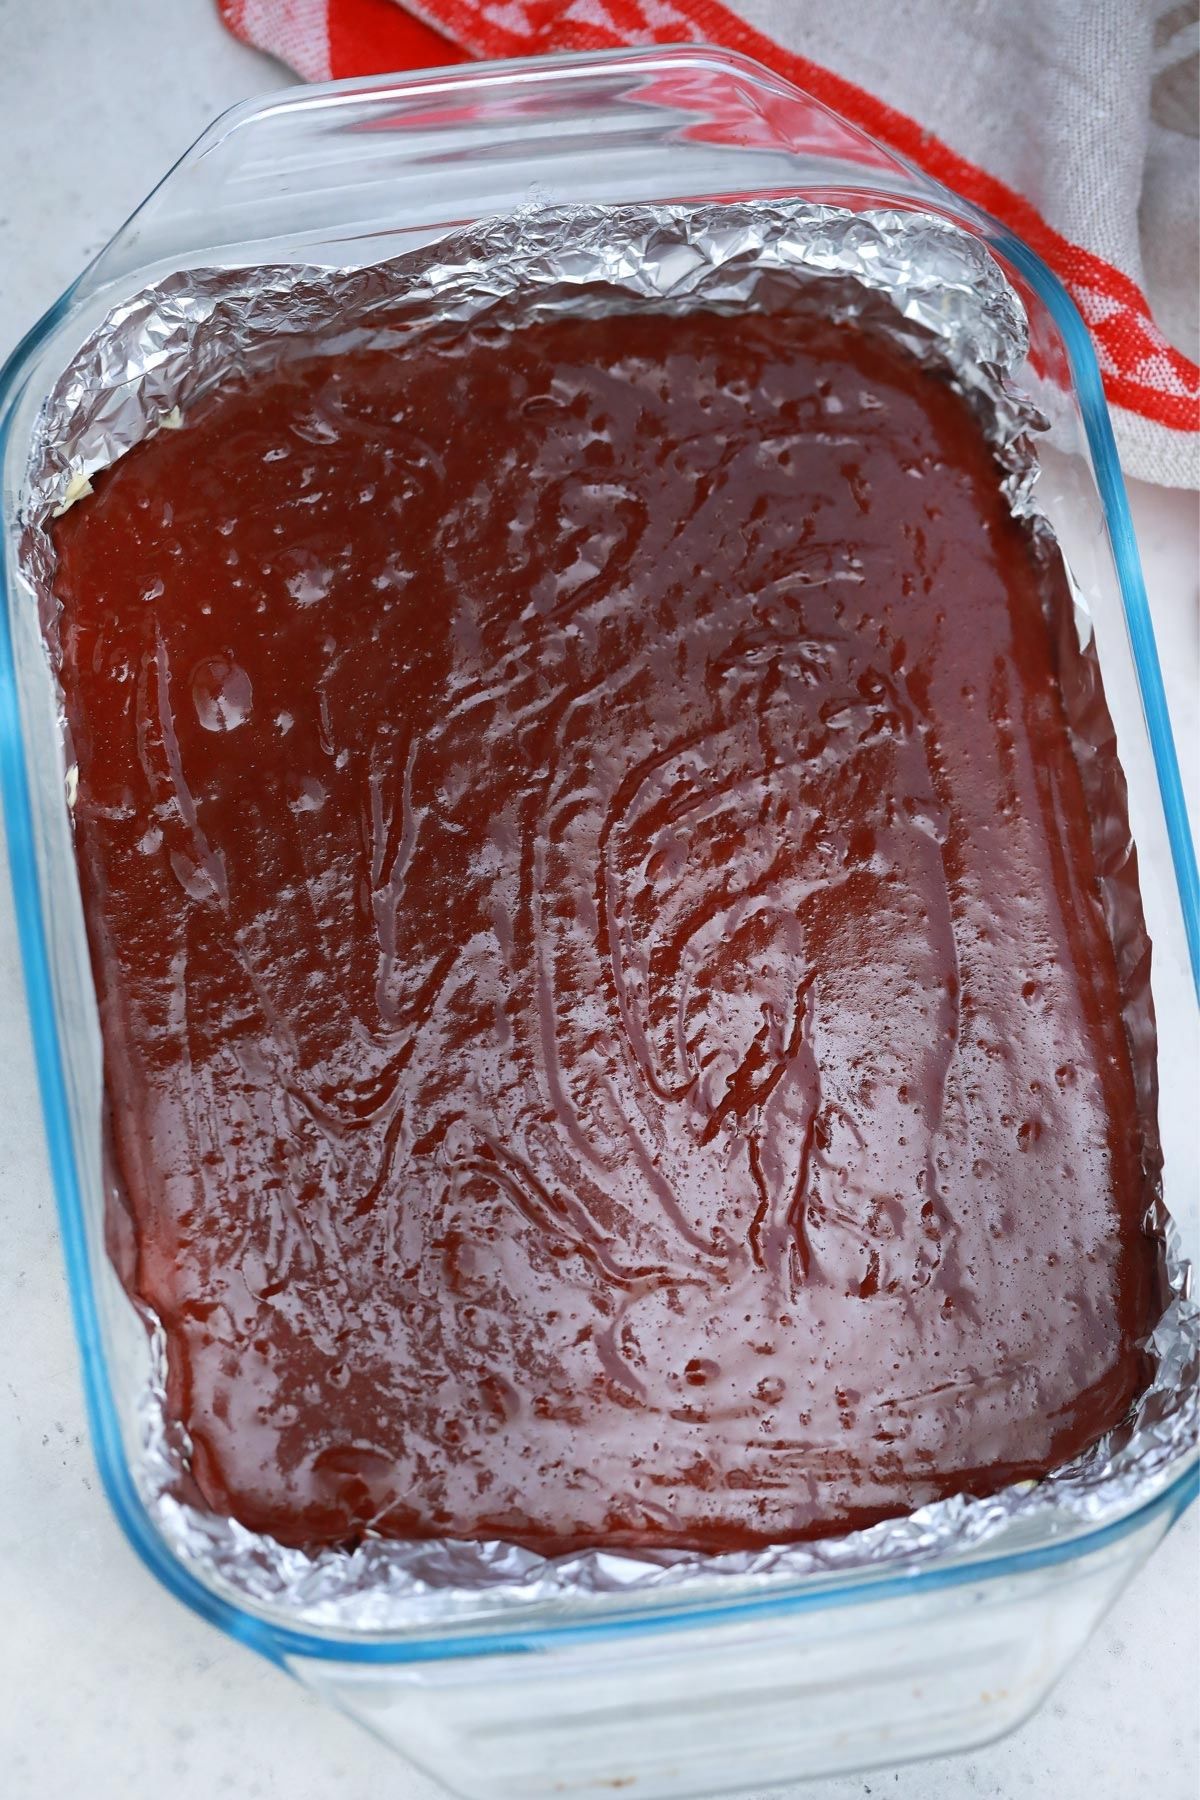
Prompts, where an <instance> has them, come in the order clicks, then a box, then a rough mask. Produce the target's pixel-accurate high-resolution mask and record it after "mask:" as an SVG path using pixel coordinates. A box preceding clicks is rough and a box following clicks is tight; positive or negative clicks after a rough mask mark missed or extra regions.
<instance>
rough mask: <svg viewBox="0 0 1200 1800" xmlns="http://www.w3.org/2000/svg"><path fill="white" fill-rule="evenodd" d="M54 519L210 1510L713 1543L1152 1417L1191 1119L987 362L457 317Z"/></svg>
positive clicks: (126, 1099)
mask: <svg viewBox="0 0 1200 1800" xmlns="http://www.w3.org/2000/svg"><path fill="white" fill-rule="evenodd" d="M55 537H56V543H57V550H58V555H59V569H58V577H57V593H58V596H59V599H60V601H61V606H62V617H61V661H62V668H61V673H62V680H63V685H64V688H65V692H66V699H67V707H68V715H69V721H70V727H71V732H72V735H73V740H74V745H75V750H76V754H77V756H78V763H79V784H78V799H77V804H76V808H75V824H76V834H77V845H78V854H79V861H80V870H81V878H82V883H83V894H84V903H85V909H86V914H87V920H88V926H89V931H90V938H91V947H92V956H93V963H94V967H95V974H96V981H97V986H98V991H99V997H100V1006H101V1017H102V1023H103V1031H104V1045H105V1055H106V1071H107V1083H108V1091H109V1096H110V1104H111V1132H112V1140H113V1151H114V1158H115V1165H116V1168H117V1171H118V1173H119V1186H120V1189H121V1191H122V1194H123V1204H124V1205H125V1206H127V1208H128V1211H129V1217H130V1218H131V1220H132V1231H131V1234H130V1241H131V1243H132V1245H133V1247H134V1251H133V1255H132V1257H131V1258H130V1259H128V1262H129V1266H128V1278H129V1281H130V1284H131V1285H132V1286H133V1287H134V1289H135V1290H136V1292H137V1293H138V1294H139V1295H141V1296H142V1297H144V1299H145V1300H146V1301H147V1302H148V1303H149V1304H150V1305H151V1306H152V1307H153V1308H154V1309H155V1311H156V1312H157V1313H158V1315H159V1316H160V1318H161V1319H162V1321H163V1324H164V1326H165V1328H166V1331H167V1334H168V1340H169V1359H170V1395H169V1400H170V1406H171V1408H172V1410H173V1412H174V1414H175V1415H176V1416H177V1417H178V1418H179V1419H180V1420H181V1421H182V1422H183V1423H184V1424H185V1425H186V1427H187V1430H188V1432H189V1433H190V1435H191V1439H192V1443H193V1445H194V1458H193V1468H194V1474H195V1478H196V1481H197V1482H198V1484H199V1487H200V1489H201V1491H202V1493H203V1496H204V1498H205V1499H206V1501H207V1502H208V1504H210V1505H211V1506H212V1507H213V1508H214V1509H216V1510H218V1511H221V1512H227V1513H231V1514H233V1515H234V1516H236V1517H237V1518H238V1519H240V1520H242V1521H244V1522H245V1524H247V1525H249V1526H252V1527H254V1528H256V1529H259V1530H264V1531H269V1532H272V1533H274V1534H275V1535H276V1536H277V1537H278V1538H280V1539H282V1540H284V1541H285V1542H288V1543H293V1544H301V1545H310V1546H314V1545H318V1544H321V1543H327V1542H347V1541H353V1540H355V1539H356V1538H358V1537H360V1536H361V1535H362V1534H363V1533H364V1532H366V1531H373V1532H378V1533H383V1534H388V1535H398V1536H410V1535H412V1536H425V1535H439V1536H440V1535H448V1536H457V1537H502V1538H507V1539H510V1540H516V1541H517V1542H519V1543H522V1544H526V1545H530V1546H533V1547H535V1548H537V1549H541V1550H545V1551H549V1552H553V1551H557V1550H565V1549H568V1548H571V1547H577V1546H583V1545H631V1546H648V1545H692V1546H699V1547H705V1548H710V1549H713V1550H719V1549H725V1548H733V1547H740V1546H748V1545H754V1544H760V1543H764V1542H768V1541H773V1540H785V1539H794V1538H802V1537H805V1536H811V1535H814V1534H818V1533H829V1532H838V1531H844V1530H846V1529H847V1528H850V1527H853V1526H857V1525H862V1524H866V1523H869V1522H870V1521H873V1520H875V1519H878V1518H880V1517H882V1516H885V1515H888V1514H895V1513H899V1512H903V1511H906V1510H908V1509H910V1508H912V1507H913V1506H916V1505H919V1504H921V1503H923V1502H926V1501H930V1500H933V1499H935V1498H938V1497H940V1496H944V1495H947V1494H951V1493H954V1492H956V1491H959V1490H964V1489H966V1490H970V1491H972V1492H987V1491H989V1490H992V1489H995V1488H997V1487H999V1486H1001V1485H1002V1484H1003V1483H1006V1482H1008V1481H1010V1480H1012V1479H1014V1478H1017V1477H1024V1476H1036V1475H1039V1474H1041V1473H1043V1472H1044V1471H1046V1470H1048V1469H1050V1468H1052V1467H1053V1466H1055V1465H1056V1464H1059V1463H1061V1462H1062V1461H1064V1460H1065V1459H1067V1458H1069V1457H1071V1456H1073V1455H1074V1454H1075V1453H1076V1452H1077V1451H1079V1450H1081V1449H1082V1448H1083V1447H1084V1446H1085V1445H1087V1444H1088V1443H1089V1441H1091V1440H1092V1439H1094V1438H1095V1437H1096V1436H1097V1435H1098V1434H1099V1433H1100V1432H1102V1431H1103V1430H1104V1429H1105V1428H1106V1427H1108V1426H1110V1425H1112V1424H1113V1423H1114V1422H1115V1421H1116V1420H1118V1419H1119V1418H1120V1416H1121V1415H1122V1413H1123V1412H1124V1411H1125V1410H1126V1408H1127V1407H1128V1405H1129V1403H1130V1401H1131V1399H1132V1398H1133V1396H1134V1395H1135V1393H1136V1391H1137V1390H1138V1388H1139V1386H1140V1385H1141V1384H1142V1383H1143V1381H1144V1380H1145V1378H1146V1374H1147V1365H1146V1359H1145V1355H1144V1352H1143V1349H1142V1347H1141V1346H1142V1345H1143V1344H1144V1341H1145V1338H1146V1335H1147V1332H1148V1330H1149V1328H1150V1327H1151V1325H1152V1324H1153V1322H1154V1319H1155V1317H1156V1314H1157V1310H1158V1306H1159V1304H1160V1301H1161V1285H1160V1284H1161V1275H1160V1266H1159V1248H1158V1245H1157V1243H1156V1242H1155V1240H1154V1239H1153V1238H1152V1237H1150V1236H1149V1235H1147V1234H1146V1232H1145V1231H1144V1228H1143V1220H1144V1215H1145V1213H1146V1208H1147V1205H1148V1203H1149V1201H1150V1200H1151V1197H1152V1191H1153V1178H1154V1152H1153V1148H1152V1146H1153V1139H1154V1127H1153V1121H1152V1119H1150V1118H1148V1117H1147V1116H1146V1109H1145V1108H1142V1109H1141V1110H1139V1101H1138V1098H1137V1093H1138V1090H1137V1088H1136V1086H1135V1082H1134V1079H1133V1073H1132V1069H1131V1059H1130V1051H1129V1047H1128V1044H1127V1040H1126V1035H1125V1031H1124V1028H1123V1025H1122V1019H1121V1007H1122V995H1121V993H1120V989H1119V982H1118V977H1117V970H1116V964H1115V960H1114V954H1113V949H1112V945H1111V942H1110V939H1109V936H1108V933H1107V929H1106V925H1105V921H1104V914H1103V909H1102V905H1101V895H1100V892H1099V885H1098V882H1097V878H1096V868H1095V860H1094V856H1093V849H1092V838H1091V831H1090V827H1089V820H1088V816H1087V809H1086V806H1085V801H1084V794H1083V789H1082V786H1081V781H1080V774H1079V769H1078V766H1077V763H1076V760H1075V756H1074V754H1073V751H1072V744H1071V738H1070V734H1069V731H1068V724H1067V719H1066V715H1065V712H1064V706H1063V698H1062V677H1063V670H1062V667H1061V666H1060V664H1061V656H1062V654H1063V652H1062V650H1061V647H1056V646H1061V643H1062V642H1064V641H1066V640H1065V638H1064V637H1063V634H1062V633H1060V632H1058V631H1057V628H1056V624H1055V617H1056V609H1061V608H1063V607H1065V606H1067V605H1068V599H1067V595H1066V591H1065V587H1064V586H1063V583H1062V578H1061V574H1060V575H1059V576H1058V577H1057V578H1055V577H1053V576H1052V575H1051V574H1050V573H1048V571H1047V569H1046V568H1045V566H1044V565H1043V562H1042V561H1041V560H1039V558H1038V557H1037V556H1036V555H1035V553H1034V550H1033V546H1032V544H1031V541H1030V538H1029V535H1028V532H1027V530H1026V529H1025V528H1024V527H1023V526H1022V525H1021V524H1020V523H1017V522H1015V521H1014V520H1013V518H1012V517H1011V514H1010V511H1009V508H1008V505H1007V502H1006V501H1005V499H1004V497H1003V494H1002V492H1001V489H1000V471H999V470H998V468H997V467H996V465H995V462H994V460H993V457H992V454H991V452H990V450H989V448H988V445H987V443H986V442H985V439H984V437H983V435H982V432H981V429H980V426H979V424H978V422H977V421H976V419H975V418H974V416H973V414H972V413H971V411H970V409H969V407H968V406H967V404H966V403H965V402H964V401H963V399H961V398H960V397H959V396H958V395H957V394H956V393H955V392H954V391H953V389H952V388H951V386H950V385H949V384H948V382H946V381H944V380H942V379H940V378H938V377H937V376H935V375H933V374H931V373H928V372H926V371H923V370H922V369H921V368H919V367H918V366H917V365H916V363H915V362H909V361H908V360H907V359H906V358H905V357H904V356H903V355H902V353H900V352H899V351H897V350H896V349H895V348H894V347H891V346H889V345H888V344H886V343H885V342H883V341H882V340H879V339H877V338H872V337H871V336H869V335H867V334H866V333H864V332H863V331H862V330H860V329H859V328H857V327H854V326H851V325H834V324H831V323H828V322H820V321H814V320H812V319H807V318H804V317H790V316H789V317H783V316H759V317H754V316H741V317H720V316H714V315H711V314H697V315H694V316H691V317H689V318H667V317H663V316H657V315H641V316H634V317H623V318H613V319H608V320H603V321H597V320H582V319H580V320H562V321H559V322H555V323H543V324H538V325H532V326H528V327H526V328H524V329H519V330H514V331H511V332H504V331H502V330H500V329H499V328H498V327H477V328H475V329H473V330H463V329H461V328H456V329H455V330H454V331H453V332H450V331H447V332H445V333H443V334H442V335H440V336H435V337H433V338H432V339H428V340H426V341H425V342H424V343H422V344H421V345H418V346H415V347H409V348H407V349H403V350H393V351H390V352H386V353H384V352H371V353H368V352H362V353H352V354H342V355H340V356H336V357H327V358H315V357H314V358H313V359H311V360H308V361H306V362H301V363H298V364H293V365H291V366H289V367H286V368H281V369H278V370H275V371H272V372H270V373H266V374H260V375H257V376H254V377H252V378H246V379H239V380H237V381H232V382H230V383H228V384H226V385H224V386H223V387H222V388H221V389H220V390H219V391H218V392H216V393H214V394H212V395H211V396H210V397H209V398H207V399H206V400H204V401H203V402H201V403H199V404H197V405H196V406H195V407H194V408H193V410H192V411H191V412H190V413H189V415H188V416H187V418H186V420H185V425H184V428H183V429H182V430H180V431H176V432H163V433H160V434H159V435H158V436H157V437H155V438H153V439H152V440H150V441H148V442H147V443H145V444H143V445H142V446H140V447H139V448H138V449H136V450H134V451H133V452H131V453H130V454H129V455H128V456H126V457H125V458H124V459H123V460H122V461H121V462H120V463H119V464H118V465H117V466H116V467H115V468H113V469H112V470H111V471H110V472H109V473H108V474H106V475H104V476H102V477H100V478H99V479H98V480H97V482H96V492H95V494H94V496H93V497H92V498H90V499H88V500H86V501H85V502H83V503H82V504H80V505H78V506H76V507H75V508H74V509H73V510H72V511H71V512H70V513H69V514H68V515H67V516H66V517H65V518H64V519H62V520H61V521H60V522H59V524H58V525H57V527H56V528H55ZM1071 654H1074V652H1071ZM118 1235H119V1233H118Z"/></svg>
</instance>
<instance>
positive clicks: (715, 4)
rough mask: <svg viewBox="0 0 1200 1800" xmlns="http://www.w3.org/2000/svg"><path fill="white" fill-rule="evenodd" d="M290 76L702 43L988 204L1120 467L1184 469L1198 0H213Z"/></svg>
mask: <svg viewBox="0 0 1200 1800" xmlns="http://www.w3.org/2000/svg"><path fill="white" fill-rule="evenodd" d="M217 3H218V5H219V7H220V10H221V13H222V15H223V17H224V19H225V21H226V23H227V24H228V25H229V26H230V28H231V29H232V30H233V31H234V32H235V33H236V34H237V35H238V36H239V37H241V38H244V39H245V40H246V42H248V43H251V44H255V45H257V46H258V47H259V48H260V49H264V50H269V51H271V52H273V53H274V55H276V56H278V57H280V58H281V59H282V60H283V61H284V62H286V63H288V64H289V65H290V66H291V67H292V68H293V69H295V70H296V71H297V72H298V73H299V74H300V75H303V76H304V77H305V78H306V79H307V80H310V81H324V80H329V79H330V78H337V77H340V76H347V75H361V74H373V73H379V72H383V71H388V70H393V69H406V68H432V67H437V66H439V65H441V64H445V63H452V62H459V61H463V60H466V59H468V58H473V57H508V56H530V55H537V54H540V53H544V52H549V51H554V50H605V49H612V48H614V47H616V46H619V45H622V44H650V43H658V44H665V43H684V42H700V41H703V42H708V43H716V44H724V45H726V46H727V47H728V48H730V49H734V50H740V51H743V52H744V53H746V54H747V55H749V56H753V57H755V58H756V59H757V60H758V61H759V62H763V63H766V64H768V65H769V66H770V67H772V68H774V69H776V70H777V71H778V72H779V73H780V74H782V75H784V76H786V77H787V78H788V79H789V80H791V81H793V82H795V84H796V85H797V86H798V87H802V88H804V89H806V90H807V91H808V92H809V93H810V94H813V95H815V96H816V97H817V98H818V99H820V100H823V101H825V102H826V103H827V104H828V105H830V106H832V107H833V108H835V110H837V111H838V112H840V113H842V114H843V115H844V116H845V117H846V118H848V119H850V120H852V121H853V122H854V123H855V124H857V125H859V126H861V127H862V128H863V129H864V130H866V131H868V132H870V133H871V134H872V135H873V136H874V137H877V138H879V139H881V140H882V141H883V142H885V143H887V144H889V145H891V146H892V147H893V148H894V149H896V150H898V151H900V152H902V153H903V154H904V155H905V156H907V157H909V158H910V159H911V160H912V161H914V162H917V163H920V164H921V165H922V166H923V167H924V168H926V169H928V170H929V171H930V172H931V173H932V174H934V175H936V176H938V177H939V178H940V179H941V180H943V181H945V182H946V183H947V184H948V185H949V186H950V187H952V188H955V189H956V190H957V191H958V192H959V193H960V194H963V195H965V196H967V198H969V199H971V200H974V201H976V202H977V203H978V204H979V205H980V206H982V207H984V208H986V210H987V211H988V212H990V213H991V214H992V215H993V216H994V217H996V218H999V219H1002V220H1003V221H1004V222H1005V223H1006V224H1008V225H1010V226H1011V227H1012V228H1013V229H1014V230H1015V231H1017V232H1019V233H1020V235H1021V236H1022V237H1024V238H1025V239H1026V241H1027V242H1028V243H1029V244H1031V245H1032V247H1033V248H1034V249H1035V250H1037V251H1038V252H1039V253H1040V255H1041V256H1043V257H1044V258H1045V260H1046V261H1047V262H1048V263H1050V264H1051V266H1052V267H1053V268H1054V269H1055V270H1056V272H1057V273H1058V275H1059V276H1060V277H1061V279H1062V280H1063V281H1064V282H1065V283H1066V285H1067V287H1068V288H1069V289H1070V291H1071V294H1072V295H1073V297H1074V299H1075V302H1076V304H1077V306H1078V307H1079V309H1080V311H1081V313H1082V314H1083V316H1084V318H1085V319H1086V321H1087V323H1088V325H1089V326H1090V328H1091V331H1092V336H1093V338H1094V340H1095V344H1096V350H1097V354H1098V356H1099V359H1100V366H1101V369H1102V371H1103V374H1104V382H1105V387H1106V389H1107V392H1108V397H1109V400H1110V402H1111V404H1112V407H1113V409H1114V419H1115V422H1116V427H1117V438H1118V443H1119V445H1120V449H1121V456H1122V460H1123V462H1124V464H1125V467H1126V469H1127V471H1128V472H1129V473H1130V474H1131V475H1135V476H1139V477H1141V478H1143V479H1145V480H1149V481H1157V482H1161V483H1164V484H1167V485H1170V486H1176V487H1185V486H1191V487H1195V486H1200V370H1198V369H1197V367H1196V363H1195V362H1194V361H1193V360H1192V359H1191V357H1190V356H1188V355H1187V354H1185V353H1184V350H1185V347H1186V348H1188V349H1194V346H1195V340H1196V329H1197V288H1198V283H1197V276H1198V251H1197V191H1196V190H1197V183H1196V135H1197V124H1196V114H1197V104H1196V101H1197V75H1196V71H1197V63H1198V60H1200V59H1198V49H1200V24H1198V22H1197V21H1198V19H1200V8H1198V7H1197V4H1196V0H1182V3H1181V4H1179V3H1173V0H734V4H731V5H724V4H721V0H416V3H415V4H410V0H217Z"/></svg>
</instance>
